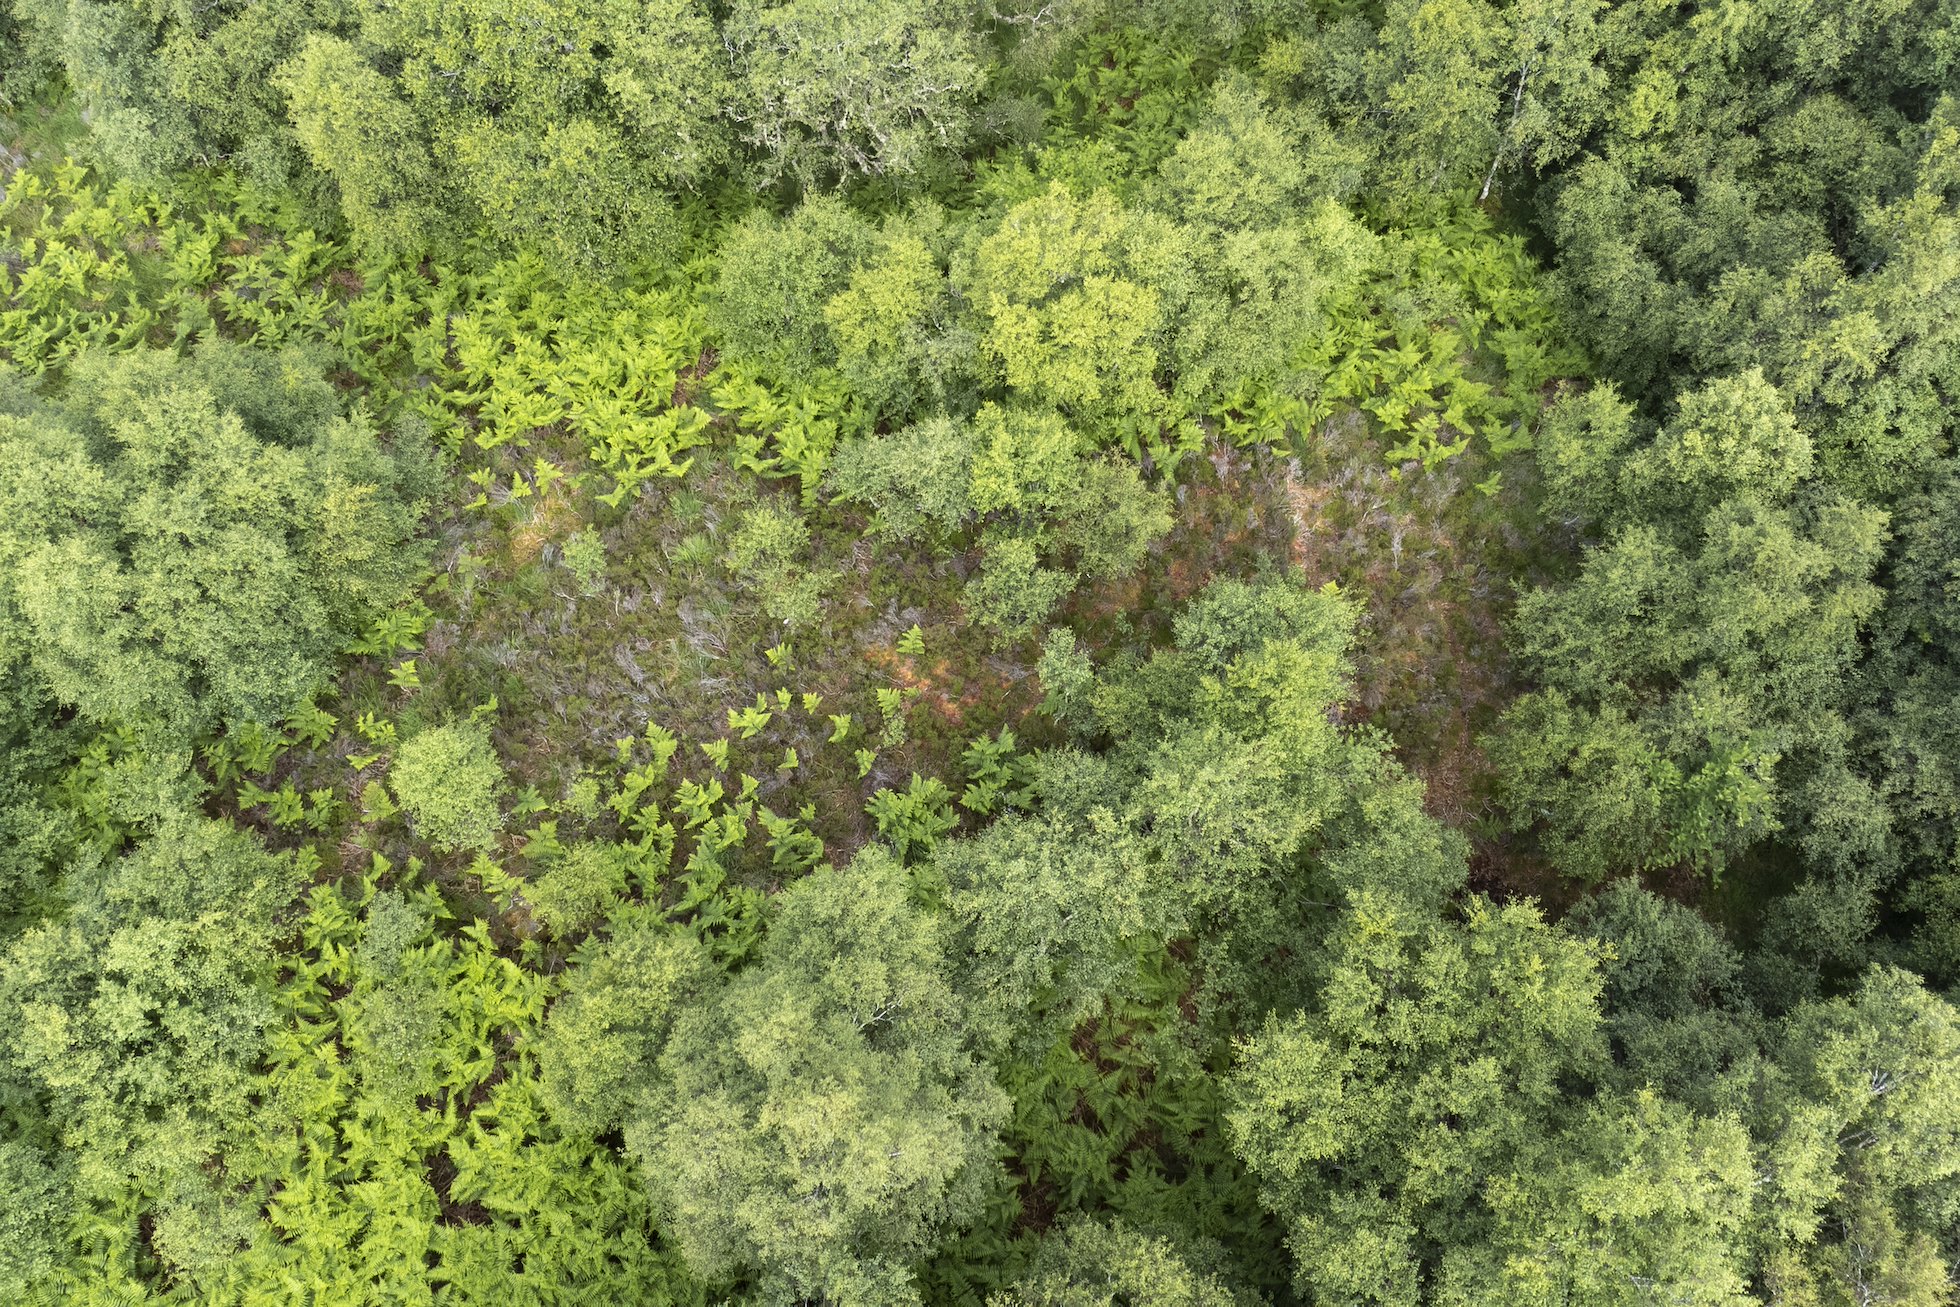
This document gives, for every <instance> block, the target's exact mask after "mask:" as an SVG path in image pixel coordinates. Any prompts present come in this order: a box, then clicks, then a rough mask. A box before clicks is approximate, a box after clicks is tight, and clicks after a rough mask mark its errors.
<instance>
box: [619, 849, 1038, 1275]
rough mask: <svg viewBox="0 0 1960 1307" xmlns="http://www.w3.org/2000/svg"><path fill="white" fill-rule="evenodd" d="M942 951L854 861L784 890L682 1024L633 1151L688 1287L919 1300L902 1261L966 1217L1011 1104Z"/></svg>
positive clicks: (896, 875) (879, 873)
mask: <svg viewBox="0 0 1960 1307" xmlns="http://www.w3.org/2000/svg"><path fill="white" fill-rule="evenodd" d="M945 949H946V938H945V934H944V928H943V926H942V924H941V923H940V922H939V921H938V920H937V919H936V918H935V917H933V916H931V915H929V914H927V913H924V912H921V911H920V910H919V909H917V908H915V907H913V906H912V905H911V904H910V902H909V901H908V895H907V890H906V875H905V871H904V869H903V868H902V867H900V866H899V864H898V863H897V862H896V861H895V860H893V859H892V858H890V857H889V856H887V855H885V854H882V853H880V852H878V851H877V850H875V849H866V850H864V851H863V852H861V853H860V854H859V855H858V857H857V858H856V859H855V860H854V861H853V862H852V864H851V865H850V866H849V867H848V868H845V869H843V870H832V869H830V868H827V867H824V868H819V869H817V870H816V871H814V872H812V873H811V874H810V875H808V876H806V877H805V878H803V879H802V880H799V881H797V882H796V883H795V884H794V885H792V886H791V887H790V888H789V889H787V890H785V891H784V892H783V893H782V895H781V896H780V897H779V898H778V899H777V901H776V904H775V913H774V920H773V921H772V923H771V926H770V931H769V934H768V936H767V938H766V939H765V941H764V943H763V948H762V955H761V957H760V959H759V960H758V962H757V963H756V964H755V965H753V966H751V967H749V968H748V969H746V970H744V971H742V972H740V973H739V974H737V975H736V976H735V977H734V978H733V979H732V980H730V981H728V982H727V983H726V985H725V986H724V987H722V988H721V989H720V990H719V991H718V992H717V993H716V994H715V995H714V996H712V997H711V998H710V999H708V1000H707V1001H702V1002H696V1003H692V1004H689V1005H687V1006H685V1007H684V1008H682V1009H681V1010H680V1011H679V1013H678V1014H677V1016H676V1018H675V1021H674V1027H673V1033H672V1035H671V1036H670V1037H669V1039H668V1040H667V1045H666V1049H665V1051H664V1052H663V1053H662V1054H661V1057H660V1064H659V1070H660V1075H659V1078H658V1080H657V1081H656V1082H655V1085H654V1087H653V1089H652V1090H651V1092H650V1093H649V1095H648V1096H647V1098H646V1099H645V1100H644V1104H643V1106H642V1107H641V1108H639V1109H638V1111H637V1112H636V1114H635V1116H634V1118H633V1119H632V1121H631V1122H630V1123H629V1124H628V1126H627V1141H628V1145H629V1147H631V1148H632V1149H633V1150H634V1151H635V1152H636V1153H637V1154H638V1155H639V1156H640V1157H641V1159H642V1161H643V1162H644V1164H645V1175H646V1179H647V1183H648V1184H649V1185H650V1186H652V1187H653V1189H654V1191H655V1193H656V1194H657V1195H658V1197H659V1200H660V1203H661V1205H662V1207H663V1208H664V1210H665V1212H666V1219H667V1222H668V1228H669V1229H671V1230H672V1232H673V1235H674V1237H675V1239H677V1240H678V1242H679V1244H680V1247H681V1249H682V1251H683V1253H684V1254H685V1255H686V1257H687V1259H688V1262H689V1264H690V1266H692V1267H693V1268H694V1269H695V1270H696V1271H697V1272H698V1273H700V1274H701V1275H702V1276H704V1277H706V1278H708V1279H711V1280H722V1279H726V1278H728V1277H730V1276H732V1275H735V1274H737V1273H740V1272H748V1273H751V1274H754V1275H756V1276H758V1277H759V1278H760V1281H761V1284H762V1286H763V1288H764V1291H765V1292H767V1293H769V1294H771V1295H773V1296H777V1297H781V1298H785V1299H790V1298H811V1297H818V1296H821V1297H823V1298H826V1299H829V1300H831V1301H836V1302H849V1303H903V1302H912V1301H917V1294H916V1291H915V1290H914V1289H913V1288H912V1286H911V1272H910V1270H909V1267H910V1265H911V1264H912V1262H913V1261H915V1260H916V1259H917V1258H919V1257H920V1256H921V1255H923V1254H924V1253H925V1252H926V1251H927V1250H928V1249H929V1248H930V1247H931V1246H932V1245H933V1242H934V1241H935V1240H936V1239H937V1238H938V1237H940V1235H941V1234H942V1233H944V1232H945V1231H947V1230H948V1229H952V1228H957V1227H958V1226H959V1225H961V1224H962V1223H964V1222H965V1221H967V1220H970V1219H972V1218H973V1217H974V1216H975V1215H976V1214H977V1212H978V1209H979V1204H980V1203H981V1202H982V1200H983V1199H984V1197H985V1195H986V1194H987V1192H988V1189H989V1185H990V1177H991V1174H992V1170H993V1161H992V1158H993V1150H994V1144H993V1139H994V1131H995V1129H996V1127H997V1126H998V1125H999V1123H1000V1121H1001V1119H1002V1117H1003V1116H1004V1114H1005V1111H1006V1107H1007V1104H1006V1101H1005V1098H1004V1096H1003V1095H1002V1094H1001V1092H1000V1090H999V1089H998V1088H996V1087H995V1085H994V1083H993V1078H992V1074H991V1072H990V1070H989V1069H988V1068H987V1066H986V1065H985V1064H984V1063H982V1062H980V1061H979V1060H977V1059H976V1057H975V1054H974V1051H973V1042H972V1038H971V1035H970V1033H969V1032H968V1030H967V1028H966V1022H965V1018H964V1014H963V1004H962V1002H961V1000H960V999H959V998H958V997H957V996H956V994H955V993H954V991H953V989H952V988H951V986H950V984H949V976H948V967H947V961H946V955H945Z"/></svg>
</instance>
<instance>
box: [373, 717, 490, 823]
mask: <svg viewBox="0 0 1960 1307" xmlns="http://www.w3.org/2000/svg"><path fill="white" fill-rule="evenodd" d="M388 787H389V788H390V789H391V790H393V791H394V795H395V798H396V799H397V800H399V801H400V803H401V805H402V809H403V810H404V811H405V812H407V813H408V815H409V818H410V820H412V821H413V822H414V823H415V831H416V833H417V834H418V835H420V836H421V837H422V838H423V839H425V840H427V841H428V842H429V843H430V844H431V845H433V846H434V847H435V848H437V849H441V850H444V851H454V850H460V849H484V848H488V847H489V846H490V845H491V844H492V843H493V842H494V841H495V840H496V838H497V830H498V828H499V827H500V826H502V825H503V814H502V812H501V811H499V809H498V806H497V800H498V796H499V793H500V792H501V791H502V789H503V787H504V770H503V767H502V766H501V765H500V764H499V763H498V762H497V754H496V751H495V750H494V749H492V748H491V747H490V735H489V732H487V731H485V730H484V729H483V728H482V727H481V726H476V725H469V724H461V723H457V724H451V725H447V726H436V727H431V728H430V729H428V730H425V731H422V732H419V733H418V734H416V735H413V736H411V737H409V739H407V740H406V741H404V742H403V744H402V746H401V748H400V749H398V750H396V751H395V757H394V761H393V762H391V763H390V764H389V766H388Z"/></svg>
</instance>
